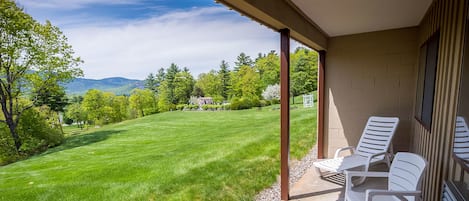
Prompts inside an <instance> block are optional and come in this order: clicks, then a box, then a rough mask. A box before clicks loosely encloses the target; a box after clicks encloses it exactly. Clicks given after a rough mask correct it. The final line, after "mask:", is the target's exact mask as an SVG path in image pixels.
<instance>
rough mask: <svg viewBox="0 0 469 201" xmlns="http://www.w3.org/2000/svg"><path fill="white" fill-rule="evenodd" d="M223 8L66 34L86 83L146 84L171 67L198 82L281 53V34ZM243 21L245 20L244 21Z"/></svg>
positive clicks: (70, 30)
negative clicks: (244, 57)
mask: <svg viewBox="0 0 469 201" xmlns="http://www.w3.org/2000/svg"><path fill="white" fill-rule="evenodd" d="M231 12H233V11H228V10H227V9H224V8H221V7H209V8H195V9H192V10H189V11H179V12H172V13H168V14H165V15H162V16H159V17H154V18H150V19H145V20H134V21H127V22H125V24H120V23H117V24H116V23H111V22H110V23H109V25H101V26H97V25H83V26H75V27H73V28H68V29H64V30H63V31H64V33H65V34H66V35H67V37H68V38H69V42H70V44H71V45H72V46H73V48H74V49H75V51H76V53H77V55H78V56H81V57H82V59H83V60H84V61H85V63H84V64H83V65H82V69H83V70H84V72H85V77H88V78H103V77H111V76H124V77H129V78H138V79H143V78H145V77H146V76H147V75H148V74H149V73H150V72H156V71H157V70H158V69H159V68H161V67H164V68H167V67H168V66H169V65H170V64H171V63H173V62H174V63H176V64H177V65H179V66H180V67H188V68H189V69H190V70H191V72H192V73H193V74H194V76H196V75H198V74H199V73H202V72H207V71H209V70H210V69H217V68H218V65H219V64H220V62H221V60H226V61H228V62H230V64H231V65H232V66H233V62H234V60H235V59H236V56H237V55H239V53H241V52H245V53H246V54H248V55H250V56H251V57H253V58H254V57H256V55H257V53H259V52H263V53H267V52H269V51H270V50H277V51H278V48H279V37H278V33H276V32H274V31H272V30H270V29H268V28H266V27H264V26H261V25H259V24H258V23H255V22H252V21H250V20H246V19H244V20H243V18H240V17H239V16H237V15H238V14H236V13H231ZM240 19H241V20H240Z"/></svg>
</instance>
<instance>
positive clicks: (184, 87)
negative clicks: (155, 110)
mask: <svg viewBox="0 0 469 201" xmlns="http://www.w3.org/2000/svg"><path fill="white" fill-rule="evenodd" d="M193 89H194V78H193V77H192V75H191V74H190V73H189V72H188V71H182V72H178V73H176V77H175V81H174V98H175V99H176V101H177V103H180V104H187V103H188V102H189V98H190V96H191V92H192V91H193Z"/></svg>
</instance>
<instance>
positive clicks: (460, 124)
mask: <svg viewBox="0 0 469 201" xmlns="http://www.w3.org/2000/svg"><path fill="white" fill-rule="evenodd" d="M453 151H454V154H455V155H456V156H457V157H458V158H460V159H461V160H462V161H464V162H465V163H466V165H467V166H469V129H468V127H467V124H466V121H465V120H464V118H463V117H461V116H458V117H456V129H455V131H454V144H453Z"/></svg>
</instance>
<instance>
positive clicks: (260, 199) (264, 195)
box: [255, 146, 318, 201]
mask: <svg viewBox="0 0 469 201" xmlns="http://www.w3.org/2000/svg"><path fill="white" fill-rule="evenodd" d="M317 152H318V149H317V146H314V147H313V148H312V149H311V150H310V151H309V153H308V155H306V156H305V157H304V158H303V159H301V161H299V162H298V161H297V162H293V163H292V164H290V166H291V167H290V182H289V183H290V186H292V185H293V184H294V183H296V182H297V181H298V180H300V178H301V177H302V176H303V175H304V174H305V173H306V171H307V170H308V169H309V168H310V167H311V166H313V162H315V161H317V156H318V154H317ZM255 200H256V201H280V181H277V182H275V183H274V184H273V185H272V186H271V187H269V188H266V189H264V190H263V191H261V192H260V193H259V194H257V196H256V199H255Z"/></svg>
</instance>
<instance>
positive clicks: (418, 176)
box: [388, 152, 427, 201]
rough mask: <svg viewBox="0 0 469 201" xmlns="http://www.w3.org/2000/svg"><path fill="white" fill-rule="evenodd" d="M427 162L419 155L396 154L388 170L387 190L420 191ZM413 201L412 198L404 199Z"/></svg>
mask: <svg viewBox="0 0 469 201" xmlns="http://www.w3.org/2000/svg"><path fill="white" fill-rule="evenodd" d="M426 166H427V161H426V160H425V159H424V158H422V157H421V156H420V155H417V154H414V153H408V152H398V153H397V154H396V157H395V158H394V160H393V161H392V164H391V168H390V170H389V180H388V188H389V190H394V191H416V190H420V189H421V183H422V176H423V173H424V171H425V167H426ZM406 199H407V200H409V201H413V200H414V198H413V197H406Z"/></svg>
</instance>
